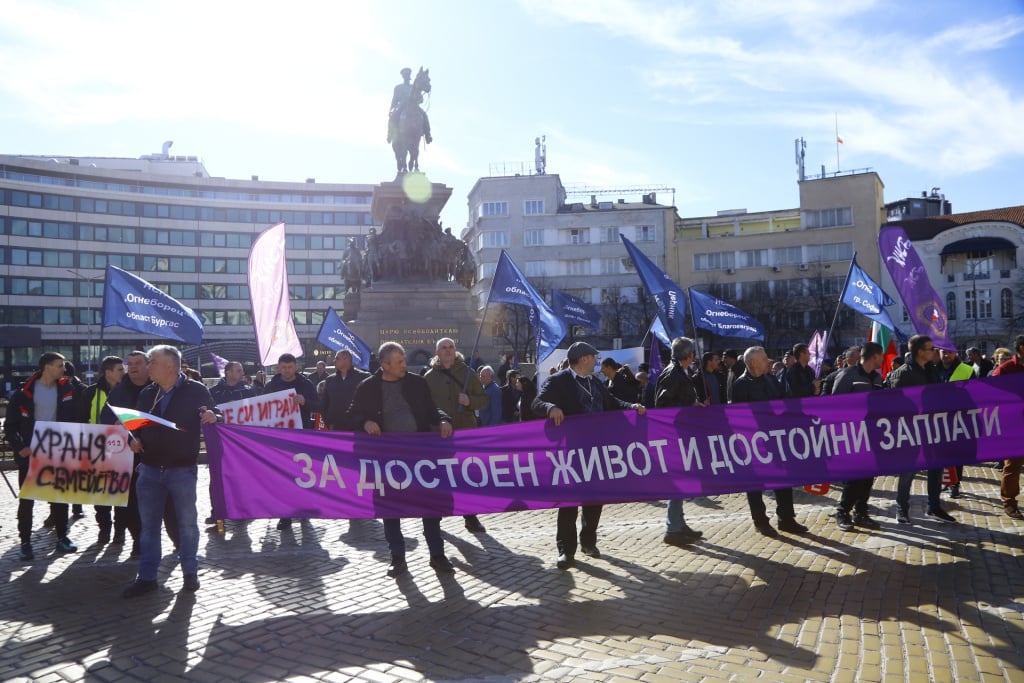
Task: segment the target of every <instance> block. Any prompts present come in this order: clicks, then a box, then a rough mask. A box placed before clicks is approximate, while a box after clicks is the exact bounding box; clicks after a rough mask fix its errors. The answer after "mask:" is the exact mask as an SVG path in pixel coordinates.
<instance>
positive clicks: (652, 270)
mask: <svg viewBox="0 0 1024 683" xmlns="http://www.w3.org/2000/svg"><path fill="white" fill-rule="evenodd" d="M619 237H621V238H622V243H623V244H625V245H626V251H627V252H629V258H630V259H631V260H632V261H633V265H635V266H636V272H637V273H638V274H639V275H640V281H641V282H643V283H644V288H645V289H646V290H647V291H648V292H650V293H651V296H652V297H654V302H655V303H656V304H657V305H658V318H660V319H661V324H662V325H663V326H664V328H665V333H666V334H667V335H668V336H669V337H671V338H672V339H675V338H676V337H685V336H686V330H685V329H683V326H684V324H685V323H686V294H684V293H683V290H682V289H680V287H679V285H677V284H676V283H675V282H673V281H672V278H670V277H669V276H668V275H666V274H665V272H664V271H663V270H662V269H661V268H659V267H658V266H656V265H654V262H653V261H651V260H650V259H649V258H647V256H646V255H645V254H644V253H643V252H642V251H640V250H639V249H637V248H636V246H635V245H634V244H633V243H632V242H630V241H629V240H628V239H626V238H625V236H624V235H619Z"/></svg>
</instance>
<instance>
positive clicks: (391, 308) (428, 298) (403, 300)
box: [346, 282, 478, 372]
mask: <svg viewBox="0 0 1024 683" xmlns="http://www.w3.org/2000/svg"><path fill="white" fill-rule="evenodd" d="M359 299H360V301H359V313H358V318H357V319H356V320H350V321H346V323H347V324H348V326H349V328H351V330H352V331H353V332H355V333H356V334H357V335H358V336H359V338H360V339H362V340H363V341H364V342H366V345H367V346H369V347H370V348H371V349H372V350H373V351H375V352H376V350H377V348H378V347H379V346H380V345H381V344H383V343H384V342H388V341H395V342H398V343H399V344H401V345H402V346H404V347H405V354H406V360H407V362H408V364H409V369H410V371H411V372H416V371H418V370H419V368H420V367H421V366H423V365H426V364H427V362H429V361H430V359H431V358H432V357H433V356H434V349H435V347H436V345H437V340H438V339H441V338H442V337H451V338H452V339H454V340H455V345H456V347H457V348H458V349H459V351H461V352H462V353H463V355H467V356H468V354H470V353H471V352H472V346H473V342H474V340H475V339H476V333H477V325H478V321H477V318H476V315H475V314H474V311H473V310H472V306H471V305H470V302H471V300H472V298H471V296H470V294H469V292H468V291H466V289H465V287H463V286H461V285H459V284H458V283H455V282H378V283H376V284H374V286H373V288H372V289H370V288H365V289H363V290H362V291H361V292H360V293H359ZM346 317H347V316H346ZM466 360H467V362H468V360H469V358H468V357H467V359H466Z"/></svg>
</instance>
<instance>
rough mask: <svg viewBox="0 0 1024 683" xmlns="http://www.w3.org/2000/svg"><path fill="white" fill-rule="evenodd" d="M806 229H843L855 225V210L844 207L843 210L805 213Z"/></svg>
mask: <svg viewBox="0 0 1024 683" xmlns="http://www.w3.org/2000/svg"><path fill="white" fill-rule="evenodd" d="M802 216H803V221H804V227H805V228H808V229H813V228H841V227H846V226H850V225H853V209H852V208H850V207H848V206H847V207H844V208H841V209H822V210H821V211H804V212H803V214H802Z"/></svg>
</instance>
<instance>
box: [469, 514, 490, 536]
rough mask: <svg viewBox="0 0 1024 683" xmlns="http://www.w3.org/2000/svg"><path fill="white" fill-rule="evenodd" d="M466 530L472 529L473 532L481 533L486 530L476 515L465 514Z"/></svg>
mask: <svg viewBox="0 0 1024 683" xmlns="http://www.w3.org/2000/svg"><path fill="white" fill-rule="evenodd" d="M466 530H467V531H472V532H473V533H474V534H482V533H483V532H485V531H487V529H485V528H484V525H483V524H481V523H480V520H479V519H478V518H477V516H476V515H466Z"/></svg>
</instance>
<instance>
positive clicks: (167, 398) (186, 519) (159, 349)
mask: <svg viewBox="0 0 1024 683" xmlns="http://www.w3.org/2000/svg"><path fill="white" fill-rule="evenodd" d="M149 355H150V363H149V374H150V377H151V378H152V380H153V383H152V384H150V385H148V386H147V387H146V388H144V389H143V390H142V391H141V392H140V393H139V401H138V404H137V408H138V410H141V411H145V412H146V413H152V414H155V415H157V416H160V417H162V418H164V419H165V420H168V421H170V422H173V423H174V424H176V425H177V426H178V428H177V429H171V428H170V427H165V426H163V425H158V424H154V425H152V426H147V427H144V428H142V429H140V430H138V433H137V434H135V436H136V439H135V440H133V441H132V443H131V447H132V450H133V451H135V452H136V453H138V454H139V466H138V468H137V471H138V475H139V479H138V482H137V483H136V492H137V494H138V499H139V516H140V517H141V518H142V533H141V544H140V545H141V551H142V556H141V558H140V559H139V573H138V576H137V578H136V579H135V581H134V582H133V583H132V584H130V585H129V586H128V587H127V588H125V589H124V592H123V595H124V597H126V598H134V597H137V596H140V595H144V594H145V593H150V592H152V591H155V590H156V589H157V587H158V586H157V580H156V579H157V570H158V569H159V568H160V522H161V520H162V519H163V514H164V508H165V505H166V501H167V499H168V498H171V499H173V500H174V512H175V514H176V516H177V520H178V535H179V544H178V558H179V560H180V561H181V571H182V573H183V574H184V575H185V577H184V590H186V591H189V592H195V591H197V590H199V575H198V572H199V559H198V557H197V555H198V552H199V522H198V514H197V512H196V485H197V483H198V476H199V474H198V460H199V437H200V435H201V433H202V427H201V425H203V424H213V423H215V422H217V414H216V413H215V412H214V411H212V410H210V406H212V405H214V403H213V397H212V396H210V391H209V389H207V388H206V385H204V384H203V383H202V382H196V381H194V380H190V379H188V378H187V377H186V376H185V375H184V374H182V372H181V352H180V351H178V349H176V348H174V347H173V346H166V345H160V346H154V347H153V348H152V349H150V352H149Z"/></svg>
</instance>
